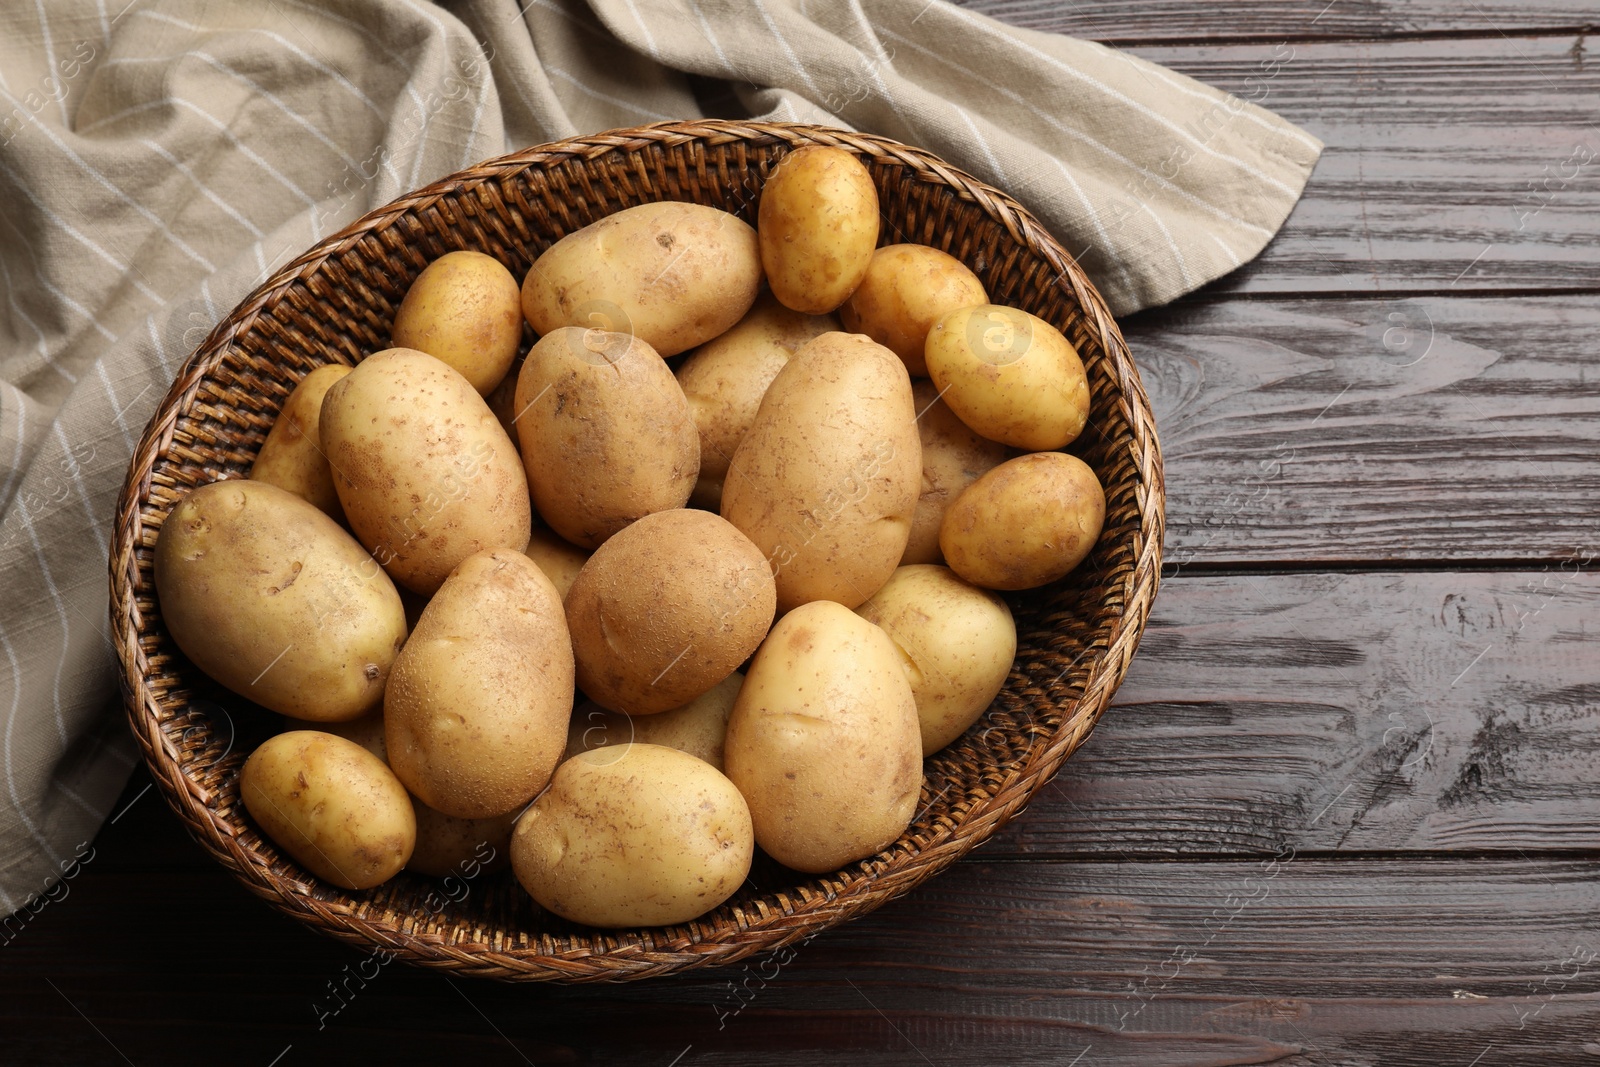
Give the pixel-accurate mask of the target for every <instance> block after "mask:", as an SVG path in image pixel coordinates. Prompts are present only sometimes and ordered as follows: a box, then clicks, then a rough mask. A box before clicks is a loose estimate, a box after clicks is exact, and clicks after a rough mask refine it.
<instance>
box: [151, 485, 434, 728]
mask: <svg viewBox="0 0 1600 1067" xmlns="http://www.w3.org/2000/svg"><path fill="white" fill-rule="evenodd" d="M155 582H156V593H157V595H158V597H159V602H160V606H161V618H162V620H163V621H164V622H165V623H166V625H167V630H168V632H169V633H171V634H172V639H173V640H174V641H176V642H177V644H178V647H179V648H181V649H182V650H183V652H184V655H186V656H188V657H189V658H190V659H191V660H193V661H194V664H195V666H197V667H199V668H200V669H201V670H202V671H205V672H206V674H208V675H210V676H211V677H212V678H213V679H215V680H216V681H218V682H220V683H222V684H223V685H225V686H227V687H228V688H229V689H232V690H233V691H234V692H236V693H238V694H240V695H241V696H244V697H246V698H248V699H250V700H253V701H255V702H256V703H257V704H260V705H261V706H262V707H265V708H270V709H271V710H273V711H276V712H280V713H282V714H284V715H291V716H293V717H294V718H297V719H307V720H311V721H329V720H335V719H354V718H357V717H358V716H360V715H362V714H363V713H364V712H367V711H369V710H371V709H372V708H374V707H376V706H377V704H378V702H379V701H380V700H381V699H382V698H383V688H384V683H385V681H386V680H387V679H388V677H389V671H390V668H391V666H392V665H393V663H394V659H395V654H396V653H397V652H399V650H400V646H401V645H402V644H404V643H405V639H406V619H405V609H404V608H403V607H402V606H401V603H400V594H399V593H398V592H397V591H396V590H395V587H394V583H393V582H391V581H390V580H389V576H388V575H386V574H384V573H383V571H382V570H380V569H379V568H378V566H377V564H376V563H374V562H373V559H372V557H371V556H369V555H367V553H366V550H365V549H363V548H362V547H361V546H360V545H359V544H357V543H356V540H355V538H353V537H351V536H350V535H349V534H348V533H347V532H345V530H344V529H343V528H342V527H340V526H339V524H338V523H336V522H334V521H333V520H332V519H330V518H328V516H327V515H325V514H323V513H322V512H321V511H318V510H317V509H316V508H315V507H314V506H312V505H311V504H310V503H309V502H308V501H306V500H303V499H301V498H300V497H298V496H295V495H294V494H293V493H290V492H288V491H286V490H283V489H279V488H278V487H277V486H275V485H270V484H268V483H266V482H256V481H249V480H246V479H232V480H229V481H222V482H212V483H211V484H209V485H202V486H200V487H199V488H198V489H196V490H194V491H193V492H191V493H190V494H189V495H188V496H186V497H184V498H183V499H182V500H180V501H179V502H178V503H177V505H176V506H174V507H173V509H172V512H171V514H169V515H168V516H167V519H166V521H165V522H163V523H162V524H161V532H160V535H159V536H158V538H157V540H156V549H155Z"/></svg>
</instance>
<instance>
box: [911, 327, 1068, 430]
mask: <svg viewBox="0 0 1600 1067" xmlns="http://www.w3.org/2000/svg"><path fill="white" fill-rule="evenodd" d="M923 355H924V357H925V358H926V360H927V364H928V374H929V376H930V377H931V378H933V384H935V385H937V386H938V387H939V389H940V390H941V392H942V393H943V395H944V401H945V403H946V404H949V405H950V410H951V411H953V412H955V413H956V415H957V417H959V418H960V419H961V421H962V422H964V423H966V424H967V425H968V426H970V427H972V428H973V429H974V430H976V431H977V432H978V433H980V434H982V435H983V436H984V437H987V438H988V439H989V440H991V441H999V442H1000V443H1001V444H1006V445H1011V446H1013V447H1015V448H1022V449H1027V450H1028V451H1030V452H1044V451H1048V450H1050V449H1055V448H1062V447H1064V446H1066V445H1068V444H1070V443H1071V442H1073V441H1075V440H1077V437H1078V435H1079V434H1080V433H1082V432H1083V427H1084V424H1085V423H1086V422H1088V419H1089V379H1088V378H1087V377H1086V376H1085V374H1084V370H1083V361H1082V360H1081V359H1079V358H1078V350H1077V349H1076V348H1073V347H1072V342H1071V341H1069V340H1067V339H1066V337H1064V336H1063V335H1062V333H1061V331H1060V330H1058V329H1056V328H1055V327H1054V326H1052V325H1050V324H1049V323H1048V322H1045V321H1044V320H1043V319H1041V318H1039V317H1038V316H1036V315H1030V314H1028V313H1027V312H1026V311H1019V310H1018V309H1017V308H1011V307H1005V306H1003V305H1000V304H985V305H983V306H981V307H969V308H961V309H959V310H956V311H952V312H950V313H949V314H947V315H945V316H943V317H942V318H940V319H939V321H937V322H935V323H934V324H933V327H932V328H931V329H930V330H929V331H928V340H927V343H926V345H924V348H923Z"/></svg>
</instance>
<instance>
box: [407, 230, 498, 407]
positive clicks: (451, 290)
mask: <svg viewBox="0 0 1600 1067" xmlns="http://www.w3.org/2000/svg"><path fill="white" fill-rule="evenodd" d="M392 337H393V340H392V344H393V346H394V347H395V348H414V349H416V350H417V351H418V352H426V353H428V355H430V356H433V357H434V358H435V359H439V360H442V361H443V362H445V363H448V364H449V365H450V366H452V367H454V368H455V369H456V370H458V371H460V372H461V375H462V377H464V378H466V379H467V381H469V382H471V383H472V387H473V388H474V389H476V390H477V391H478V395H480V396H488V395H489V394H490V393H492V392H493V391H494V388H495V386H497V385H499V384H500V381H501V379H503V378H504V377H505V376H506V371H508V370H510V369H511V363H512V361H513V360H515V359H516V358H517V348H518V346H519V345H520V344H521V343H522V297H521V290H520V289H519V288H518V286H517V280H516V279H515V278H513V277H512V276H511V272H510V271H509V270H507V269H506V268H505V265H504V264H502V263H501V262H500V261H499V260H498V259H495V258H494V257H493V256H486V255H484V254H483V253H482V252H447V253H445V254H444V255H442V256H440V257H439V258H438V259H436V260H434V261H433V262H432V263H429V264H428V265H427V266H426V267H424V268H423V270H422V273H421V274H419V275H417V280H416V281H414V282H412V283H411V288H410V289H408V290H406V295H405V299H404V300H402V301H400V308H399V310H397V311H396V312H395V313H394V332H393V335H392Z"/></svg>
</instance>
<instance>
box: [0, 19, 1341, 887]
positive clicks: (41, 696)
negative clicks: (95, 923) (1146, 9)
mask: <svg viewBox="0 0 1600 1067" xmlns="http://www.w3.org/2000/svg"><path fill="white" fill-rule="evenodd" d="M692 76H699V78H701V79H704V78H709V79H716V80H717V81H719V82H720V83H721V84H720V85H718V84H716V83H715V82H705V81H703V80H698V79H696V80H691V79H692ZM708 86H710V87H711V89H713V90H715V92H714V93H711V92H708ZM706 99H719V100H721V101H723V103H722V104H721V105H719V106H722V107H725V108H726V107H737V108H738V109H742V111H743V112H745V113H746V114H748V115H749V116H751V117H760V118H766V119H773V120H784V121H797V122H821V123H830V124H834V125H844V126H850V127H853V128H857V129H864V130H871V131H873V132H877V133H882V134H886V135H888V136H890V137H894V138H896V139H899V140H902V141H906V142H909V143H911V144H916V145H921V146H923V147H926V148H928V149H930V150H931V151H933V152H935V153H937V154H939V155H941V156H943V157H944V158H946V159H948V160H950V161H952V162H953V163H955V164H956V165H958V166H960V167H962V168H964V169H965V170H967V171H970V172H971V173H973V174H975V175H977V176H979V177H980V178H982V179H984V180H986V181H988V182H991V183H993V184H995V185H997V186H999V187H1001V188H1004V189H1006V190H1008V191H1009V192H1011V193H1012V194H1013V195H1014V196H1016V197H1017V198H1018V199H1019V200H1021V201H1022V202H1023V203H1024V204H1026V205H1027V206H1028V207H1030V208H1031V209H1032V210H1033V211H1034V213H1035V214H1037V215H1038V216H1039V217H1040V218H1041V219H1042V220H1043V221H1044V222H1045V224H1046V225H1047V226H1049V227H1050V228H1051V229H1052V230H1053V231H1054V232H1055V233H1056V234H1057V236H1058V237H1060V238H1061V239H1062V240H1063V241H1064V243H1065V244H1066V245H1067V246H1068V247H1069V249H1071V250H1073V251H1075V252H1077V251H1079V250H1081V255H1080V257H1079V258H1080V259H1081V260H1082V261H1083V262H1084V264H1085V266H1086V268H1087V270H1088V271H1089V273H1090V275H1091V276H1092V277H1093V278H1094V280H1095V282H1096V284H1097V285H1098V286H1099V287H1100V289H1101V291H1102V292H1103V293H1105V295H1106V297H1107V299H1108V300H1109V302H1110V304H1111V306H1112V308H1113V309H1114V310H1115V311H1117V312H1121V313H1126V312H1131V311H1134V310H1136V309H1138V308H1141V307H1147V306H1150V305H1154V304H1159V303H1163V302H1165V301H1168V300H1171V299H1173V298H1174V297H1176V296H1178V295H1180V294H1182V293H1184V292H1187V291H1189V290H1191V289H1194V288H1196V287H1197V286H1200V285H1202V284H1204V283H1206V282H1208V281H1210V280H1212V279H1214V278H1216V277H1218V276H1220V275H1222V274H1225V273H1227V272H1228V271H1230V270H1232V269H1233V268H1235V267H1237V266H1238V265H1239V264H1241V263H1242V262H1244V261H1246V260H1248V259H1250V258H1251V257H1253V256H1255V255H1256V254H1257V253H1258V252H1259V251H1260V250H1261V248H1262V247H1263V246H1264V245H1265V244H1266V242H1267V241H1268V240H1269V239H1270V238H1271V236H1272V234H1273V233H1274V232H1275V231H1276V230H1277V228H1278V227H1279V226H1280V225H1281V224H1282V222H1283V220H1284V218H1285V217H1286V216H1287V215H1288V213H1289V211H1290V209H1291V208H1292V207H1293V205H1294V203H1295V201H1296V199H1297V198H1298V196H1299V194H1300V190H1301V188H1302V186H1303V185H1304V183H1305V181H1306V178H1307V177H1308V175H1309V174H1310V171H1311V168H1312V166H1313V164H1314V163H1315V161H1316V159H1317V155H1318V153H1319V151H1320V149H1321V145H1320V143H1319V142H1318V141H1317V140H1315V139H1314V138H1312V137H1310V136H1308V135H1306V134H1305V133H1303V132H1302V131H1300V130H1298V129H1296V128H1295V127H1294V126H1292V125H1290V124H1288V123H1286V122H1284V121H1283V120H1281V119H1279V118H1277V117H1276V116H1274V115H1273V114H1271V113H1269V112H1267V111H1264V110H1261V109H1260V108H1258V107H1256V106H1255V105H1253V104H1251V103H1249V102H1248V101H1246V100H1243V99H1240V98H1238V97H1235V96H1231V95H1226V94H1223V93H1220V92H1217V91H1215V90H1213V89H1210V88H1207V87H1206V86H1204V85H1200V84H1198V83H1196V82H1194V81H1192V80H1190V79H1189V78H1186V77H1182V76H1180V75H1177V74H1174V73H1172V72H1170V71H1167V70H1164V69H1162V68H1161V67H1158V66H1155V65H1154V64H1151V63H1147V62H1144V61H1142V60H1139V59H1135V58H1132V57H1129V56H1127V55H1124V54H1122V53H1120V52H1117V51H1114V50H1111V49H1108V48H1104V47H1101V46H1099V45H1095V44H1091V43H1087V42H1083V41H1078V40H1073V39H1070V38H1064V37H1056V36H1051V35H1047V34H1041V33H1036V32H1031V31H1026V30H1019V29H1014V28H1010V27H1007V26H1004V25H1001V24H1000V23H997V22H995V21H993V20H991V19H989V18H986V17H983V16H980V15H976V14H973V13H971V12H969V11H965V10H963V9H961V8H959V7H955V6H951V5H949V4H947V3H945V2H944V0H872V2H866V0H589V2H588V3H584V2H583V0H532V2H531V3H526V2H524V3H513V2H512V0H461V2H460V3H455V4H451V5H448V6H446V7H438V6H433V5H431V4H428V3H426V2H424V0H321V2H315V0H263V2H260V3H250V4H245V3H220V4H219V3H196V2H185V0H133V2H132V3H127V0H49V2H48V3H46V2H45V0H19V2H15V3H7V4H5V5H4V6H3V7H0V287H3V289H4V297H3V299H0V714H3V723H0V785H3V788H0V915H4V914H6V913H9V912H12V911H15V910H17V909H20V908H23V907H24V906H25V905H28V904H30V902H35V901H36V899H41V898H40V897H39V895H40V894H41V893H42V892H43V891H44V890H45V888H46V887H47V886H48V885H50V883H51V882H52V880H53V879H58V878H60V877H62V876H63V874H68V875H70V874H72V873H75V872H76V871H77V870H78V869H79V867H78V866H75V865H74V861H75V860H77V859H78V857H80V856H82V855H83V854H84V849H85V848H86V843H87V842H88V841H89V840H90V839H91V838H92V837H93V836H94V834H95V833H96V831H97V829H98V827H99V826H100V825H101V823H102V822H103V821H104V820H105V819H106V817H107V816H108V814H110V811H109V809H110V807H111V805H112V804H113V802H114V801H115V798H116V797H117V795H118V793H119V791H120V790H121V789H122V787H123V784H124V783H125V782H126V780H127V776H128V773H129V770H130V768H131V767H132V766H133V764H134V761H135V756H134V748H133V745H132V742H131V739H130V738H129V736H128V732H127V729H126V727H125V726H124V725H123V723H122V719H121V714H120V711H119V709H118V706H117V704H118V701H117V695H116V686H115V680H114V674H113V668H112V664H113V655H112V648H111V644H110V639H109V627H108V621H107V581H106V557H107V543H108V537H109V527H110V522H111V517H112V511H113V508H114V504H115V499H116V495H117V492H118V489H119V487H120V485H121V483H122V479H123V474H124V470H125V467H126V465H127V462H128V458H129V456H130V454H131V452H132V449H133V445H134V442H135V441H136V440H137V439H138V437H139V434H140V432H141V430H142V428H143V426H144V424H145V422H146V421H147V420H148V419H149V417H150V416H151V414H152V413H153V411H154V409H155V407H156V404H157V402H158V401H159V400H160V398H161V397H162V395H163V394H164V393H165V392H166V390H167V386H168V384H169V383H170V382H171V381H172V379H173V377H174V375H175V374H176V372H177V370H178V367H179V365H180V364H181V363H182V362H183V361H184V359H186V358H187V356H188V354H189V353H190V352H191V351H192V350H193V349H194V348H195V347H196V346H197V345H198V343H199V342H200V341H201V340H202V339H203V338H204V337H205V335H206V334H207V333H208V332H209V331H210V329H211V327H212V325H213V324H214V323H216V322H217V321H218V319H219V318H221V317H222V316H224V315H225V314H227V312H228V310H229V309H230V308H231V307H232V306H233V305H234V304H235V303H237V302H238V301H239V300H240V299H241V298H243V297H244V296H245V295H246V293H248V292H249V291H250V290H251V289H252V288H253V287H254V286H255V285H256V284H257V283H259V282H260V281H262V280H264V279H265V278H266V277H267V276H268V275H269V274H270V273H271V272H272V271H273V270H274V269H276V268H277V267H278V266H279V265H281V264H282V263H284V262H286V261H287V260H288V259H290V258H292V257H293V256H295V255H297V254H298V253H299V252H301V251H303V250H304V249H305V248H307V247H308V246H310V245H311V244H312V243H313V242H315V241H317V240H318V239H319V238H321V237H324V236H326V235H328V234H330V233H333V232H334V231H336V230H337V229H339V228H340V227H342V226H344V225H345V224H347V223H349V222H350V221H352V220H353V219H355V218H357V217H358V216H360V215H361V214H362V213H364V212H366V211H367V210H368V209H370V208H372V207H374V206H376V205H379V204H382V203H384V202H386V201H388V200H390V199H392V198H394V197H395V196H397V195H399V194H401V193H403V192H405V191H407V190H409V189H412V188H415V187H417V186H419V185H422V184H425V183H427V182H430V181H432V180H434V179H436V178H438V177H441V176H443V175H445V174H447V173H450V172H451V171H454V170H458V169H460V168H462V167H466V166H468V165H470V164H472V163H474V162H476V161H478V160H481V159H484V158H486V157H488V156H493V155H497V154H500V153H502V152H506V151H509V150H512V149H515V148H519V147H523V146H527V145H532V144H537V143H540V142H543V141H549V140H554V139H557V138H561V137H567V136H572V135H576V134H579V133H587V132H595V131H599V130H603V129H607V128H612V127H619V126H632V125H639V124H642V123H647V122H652V121H657V120H663V119H673V118H686V117H694V116H699V115H701V114H703V110H702V103H701V101H703V100H706ZM146 802H147V803H148V801H146ZM35 906H37V905H36V904H35Z"/></svg>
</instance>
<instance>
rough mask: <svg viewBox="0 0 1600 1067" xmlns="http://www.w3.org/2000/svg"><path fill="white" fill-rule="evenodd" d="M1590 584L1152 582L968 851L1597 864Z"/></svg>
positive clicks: (1596, 679)
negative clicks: (1110, 678)
mask: <svg viewBox="0 0 1600 1067" xmlns="http://www.w3.org/2000/svg"><path fill="white" fill-rule="evenodd" d="M1597 618H1600V574H1595V573H1592V572H1589V573H1579V572H1578V571H1577V569H1576V567H1575V566H1569V567H1566V568H1562V567H1558V566H1551V567H1550V568H1549V569H1548V570H1544V571H1533V572H1521V573H1488V574H1485V573H1443V574H1439V573H1422V574H1321V575H1304V574H1279V575H1263V576H1248V575H1246V576H1226V577H1224V576H1217V577H1204V578H1200V577H1187V578H1179V579H1176V580H1172V581H1168V582H1167V583H1166V584H1165V585H1164V586H1163V588H1162V590H1161V595H1160V597H1159V598H1157V600H1156V606H1155V612H1154V614H1153V615H1152V617H1151V620H1150V624H1149V626H1148V628H1147V629H1146V631H1145V636H1144V640H1143V642H1142V644H1141V646H1140V649H1139V655H1138V656H1137V657H1136V658H1135V660H1134V662H1133V666H1132V667H1131V668H1130V670H1129V673H1128V677H1127V679H1126V681H1125V682H1124V683H1123V685H1122V688H1121V689H1120V690H1119V691H1118V693H1117V696H1116V699H1115V702H1114V703H1113V705H1112V707H1111V708H1110V709H1109V710H1108V711H1107V712H1106V714H1105V716H1104V718H1102V719H1101V721H1100V724H1099V726H1097V727H1096V729H1095V733H1094V736H1093V737H1091V738H1090V739H1089V741H1088V742H1087V743H1086V744H1085V745H1084V746H1083V748H1081V749H1079V750H1078V752H1076V753H1075V754H1074V755H1073V757H1072V759H1071V760H1069V761H1068V762H1067V764H1066V767H1065V768H1064V769H1063V770H1062V772H1061V774H1060V775H1058V776H1057V778H1056V779H1055V780H1054V781H1053V782H1052V783H1051V784H1050V785H1048V786H1046V787H1045V788H1044V789H1043V790H1042V791H1041V792H1040V793H1039V794H1038V795H1037V796H1036V797H1035V799H1034V801H1033V803H1032V804H1031V805H1030V807H1029V809H1028V811H1027V813H1026V814H1025V815H1023V816H1022V817H1020V818H1018V819H1016V820H1014V821H1013V822H1012V823H1011V824H1010V825H1008V826H1007V827H1006V828H1005V829H1004V830H1002V831H1001V832H1000V833H999V834H998V835H997V836H996V837H995V838H993V839H992V840H991V841H990V842H989V843H988V844H986V845H985V846H984V847H983V850H982V853H981V854H982V855H983V856H984V857H986V858H995V857H1001V856H1030V855H1090V856H1093V855H1106V854H1111V855H1116V856H1123V857H1132V856H1136V855H1143V854H1148V853H1152V852H1156V853H1159V852H1170V853H1181V854H1191V855H1198V854H1223V853H1234V854H1238V853H1249V852H1257V853H1261V852H1271V851H1274V850H1278V849H1283V848H1293V849H1295V850H1297V851H1299V852H1312V851H1318V852H1334V851H1343V852H1373V851H1390V850H1392V851H1405V850H1507V851H1509V852H1510V854H1512V855H1518V854H1519V853H1518V850H1526V851H1539V850H1555V849H1579V850H1586V851H1590V852H1597V853H1600V778H1597V777H1596V775H1595V773H1594V753H1595V752H1597V751H1600V715H1597V714H1596V706H1597V703H1600V669H1597V668H1596V666H1595V661H1594V656H1593V651H1592V646H1591V643H1592V641H1593V640H1594V639H1595V637H1596V636H1597V635H1596V634H1590V633H1589V632H1588V628H1589V627H1590V626H1593V625H1595V623H1596V619H1597Z"/></svg>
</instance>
